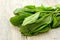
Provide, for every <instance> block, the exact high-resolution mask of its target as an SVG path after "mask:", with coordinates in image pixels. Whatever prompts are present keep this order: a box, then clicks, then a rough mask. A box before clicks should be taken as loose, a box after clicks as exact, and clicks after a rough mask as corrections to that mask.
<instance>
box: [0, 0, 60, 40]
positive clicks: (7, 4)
mask: <svg viewBox="0 0 60 40" xmlns="http://www.w3.org/2000/svg"><path fill="white" fill-rule="evenodd" d="M59 3H60V1H59V0H0V40H60V28H57V29H52V30H50V31H49V32H47V33H44V34H40V35H37V36H32V37H26V36H23V35H22V34H21V33H20V32H19V31H18V30H19V29H18V28H16V27H13V25H11V23H10V22H9V19H10V17H12V16H14V15H13V10H14V9H16V8H20V7H23V6H25V5H36V6H39V5H41V4H43V5H46V6H48V5H49V6H54V5H55V4H59Z"/></svg>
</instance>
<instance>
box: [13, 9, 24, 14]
mask: <svg viewBox="0 0 60 40" xmlns="http://www.w3.org/2000/svg"><path fill="white" fill-rule="evenodd" d="M23 12H24V11H23V9H22V8H16V9H15V10H14V12H13V13H14V14H15V15H19V14H20V13H23Z"/></svg>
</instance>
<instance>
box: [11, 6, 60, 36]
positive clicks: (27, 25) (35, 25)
mask: <svg viewBox="0 0 60 40" xmlns="http://www.w3.org/2000/svg"><path fill="white" fill-rule="evenodd" d="M14 15H15V16H14V17H11V18H10V22H11V23H12V24H13V25H14V26H16V27H18V28H20V32H21V33H22V34H23V35H25V36H32V35H37V34H40V33H44V32H48V31H49V30H50V29H53V28H57V27H59V26H60V5H56V6H54V7H45V6H43V5H41V6H39V7H36V6H34V5H28V6H24V7H23V8H17V9H15V10H14Z"/></svg>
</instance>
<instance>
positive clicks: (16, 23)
mask: <svg viewBox="0 0 60 40" xmlns="http://www.w3.org/2000/svg"><path fill="white" fill-rule="evenodd" d="M30 15H32V14H22V15H19V16H18V15H16V16H14V17H11V18H10V22H11V23H12V24H13V25H14V26H19V25H21V24H22V22H23V20H24V19H25V18H26V17H28V16H30Z"/></svg>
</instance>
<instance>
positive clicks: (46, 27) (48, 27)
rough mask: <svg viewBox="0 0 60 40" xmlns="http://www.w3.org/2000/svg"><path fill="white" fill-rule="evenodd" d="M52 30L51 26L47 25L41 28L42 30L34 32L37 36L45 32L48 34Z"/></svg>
mask: <svg viewBox="0 0 60 40" xmlns="http://www.w3.org/2000/svg"><path fill="white" fill-rule="evenodd" d="M50 29H51V27H50V25H48V24H45V25H43V26H41V27H40V28H38V29H37V30H35V31H34V32H33V34H34V35H37V34H39V33H44V32H48V31H49V30H50Z"/></svg>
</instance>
